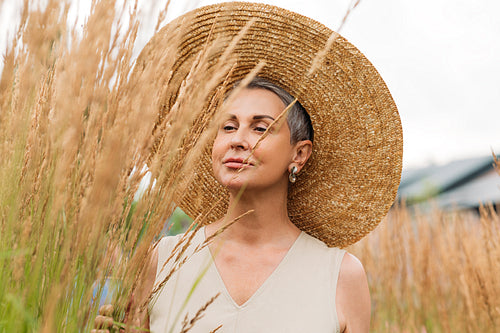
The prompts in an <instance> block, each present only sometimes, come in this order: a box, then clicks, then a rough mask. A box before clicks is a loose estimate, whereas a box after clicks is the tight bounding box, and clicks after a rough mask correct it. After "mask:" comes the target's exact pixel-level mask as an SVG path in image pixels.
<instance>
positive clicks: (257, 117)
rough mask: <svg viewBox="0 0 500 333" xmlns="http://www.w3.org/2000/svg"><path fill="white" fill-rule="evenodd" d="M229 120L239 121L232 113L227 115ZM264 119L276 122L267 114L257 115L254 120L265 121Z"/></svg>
mask: <svg viewBox="0 0 500 333" xmlns="http://www.w3.org/2000/svg"><path fill="white" fill-rule="evenodd" d="M227 118H228V119H231V120H236V119H238V117H236V115H234V114H231V113H230V114H228V115H227ZM264 118H268V119H271V120H272V121H274V118H273V117H271V116H268V115H267V114H258V115H255V116H253V117H252V119H253V120H259V119H264Z"/></svg>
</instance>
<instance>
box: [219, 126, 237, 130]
mask: <svg viewBox="0 0 500 333" xmlns="http://www.w3.org/2000/svg"><path fill="white" fill-rule="evenodd" d="M222 129H223V130H224V131H232V130H234V129H236V127H234V126H233V125H225V126H224V127H222Z"/></svg>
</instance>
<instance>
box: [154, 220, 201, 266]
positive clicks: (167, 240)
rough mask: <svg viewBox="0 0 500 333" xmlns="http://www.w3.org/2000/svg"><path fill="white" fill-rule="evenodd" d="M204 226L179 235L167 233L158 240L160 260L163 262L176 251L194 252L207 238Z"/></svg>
mask: <svg viewBox="0 0 500 333" xmlns="http://www.w3.org/2000/svg"><path fill="white" fill-rule="evenodd" d="M203 229H204V228H203V227H202V228H199V229H197V230H195V231H189V232H186V233H181V234H177V235H173V236H171V235H167V236H164V237H162V238H161V239H160V240H159V241H158V245H157V252H158V258H159V262H160V263H161V262H163V261H165V260H167V259H168V257H169V256H170V255H171V254H172V253H174V252H179V251H180V252H183V253H184V254H192V252H193V251H194V250H195V249H196V248H197V247H198V246H199V245H200V243H202V242H203V240H204V239H205V236H204V230H203Z"/></svg>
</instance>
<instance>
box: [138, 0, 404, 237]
mask: <svg viewBox="0 0 500 333" xmlns="http://www.w3.org/2000/svg"><path fill="white" fill-rule="evenodd" d="M252 19H253V20H255V21H254V22H253V23H252V24H251V26H250V28H249V30H248V32H247V33H246V34H245V35H244V36H243V37H242V39H241V40H240V41H239V42H238V43H237V45H236V47H235V50H234V52H233V54H234V56H235V57H236V58H234V57H233V59H235V64H234V67H233V71H232V75H231V77H230V78H229V81H231V82H235V81H237V80H240V79H242V78H244V77H245V76H246V75H247V74H248V73H249V72H250V71H251V70H252V69H254V68H255V66H256V65H257V64H258V63H259V62H261V61H264V62H265V66H264V68H262V70H260V71H259V73H258V75H259V76H260V77H263V78H265V79H267V80H269V81H271V82H273V83H275V84H277V85H279V86H280V87H282V88H284V89H285V90H287V91H288V92H289V93H290V94H291V95H293V96H294V97H296V98H297V99H298V100H299V101H300V103H301V104H302V105H303V106H304V108H305V109H306V110H307V112H308V113H309V115H310V117H311V121H312V124H313V128H314V145H313V153H312V156H311V158H310V160H309V161H308V162H307V164H306V166H305V168H304V169H303V170H302V171H301V172H300V174H299V175H298V177H297V181H296V183H295V184H293V185H292V186H290V188H289V194H288V212H289V217H290V219H291V221H292V222H293V223H295V224H296V225H297V227H299V228H300V229H301V230H303V231H305V232H307V233H308V234H310V235H312V236H314V237H316V238H318V239H320V240H321V241H323V242H324V243H326V244H327V245H328V246H337V247H345V246H348V245H350V244H353V243H354V242H356V241H358V240H359V239H361V238H362V237H363V236H365V235H366V234H367V233H368V232H370V231H371V230H373V229H374V228H375V227H376V226H377V225H378V224H379V222H380V221H381V219H382V218H383V217H384V216H385V215H386V214H387V212H388V210H389V208H390V207H391V205H392V203H393V201H394V199H395V197H396V192H397V188H398V185H399V182H400V177H401V169H402V152H403V140H402V129H401V121H400V117H399V114H398V111H397V108H396V105H395V103H394V101H393V99H392V97H391V94H390V92H389V90H388V89H387V86H386V84H385V83H384V81H383V80H382V78H381V77H380V75H379V73H378V72H377V70H376V69H375V67H374V66H373V65H372V64H371V63H370V62H369V61H368V60H367V59H366V58H365V56H364V55H363V54H362V53H361V52H360V51H359V50H358V49H357V48H356V47H354V46H353V45H352V44H351V43H349V42H348V41H347V40H346V39H344V38H343V37H341V36H337V38H336V39H335V41H334V43H333V44H332V45H331V47H329V48H328V49H327V50H326V54H325V55H324V57H323V58H322V59H321V61H320V62H319V65H318V67H317V69H316V70H315V71H314V73H312V74H311V73H309V72H310V69H311V66H312V65H313V62H314V59H315V57H316V56H317V55H318V53H319V52H324V50H325V46H326V44H327V41H328V39H329V37H330V36H332V34H334V32H333V31H332V30H330V29H329V28H327V27H325V26H324V25H323V24H321V23H319V22H316V21H314V20H312V19H310V18H308V17H305V16H302V15H300V14H297V13H294V12H291V11H288V10H285V9H282V8H279V7H275V6H271V5H266V4H257V3H247V2H230V3H222V4H216V5H210V6H206V7H202V8H199V9H196V10H194V11H192V12H190V13H188V14H185V15H183V16H181V17H179V18H177V19H176V20H174V21H173V22H171V23H169V24H168V25H167V26H166V27H164V28H163V29H162V30H160V31H159V32H158V33H157V34H156V35H155V36H154V37H153V39H152V40H151V41H150V42H149V43H148V45H146V47H145V50H144V51H143V52H142V54H141V56H140V57H139V60H138V63H141V62H147V61H148V59H147V54H148V53H149V52H151V49H152V48H161V47H162V45H166V44H165V43H168V41H169V39H170V38H171V36H172V34H173V32H174V30H176V29H178V28H179V26H181V25H182V24H183V23H186V22H187V24H185V25H184V26H183V30H182V31H183V32H182V35H181V36H180V37H177V38H180V41H179V45H180V50H179V52H178V54H177V55H176V59H175V60H174V61H175V63H176V64H175V65H174V68H189V64H190V63H192V62H193V61H194V59H196V56H197V55H198V54H199V53H200V52H201V51H202V50H203V49H204V48H206V46H207V44H208V43H209V41H213V40H217V41H218V42H219V43H220V45H219V46H218V47H220V52H219V54H222V52H223V51H224V49H225V48H226V47H227V46H228V45H229V43H230V42H231V41H232V40H233V38H234V37H235V36H236V35H237V34H238V33H239V32H240V31H241V30H242V29H243V28H244V27H245V25H246V24H247V23H248V21H249V20H252ZM215 60H216V59H215ZM174 74H175V73H174ZM179 75H181V76H182V75H185V74H182V73H180V74H179ZM207 75H210V73H209V72H208V73H207ZM174 76H175V75H174ZM176 82H177V83H176ZM181 82H182V78H181V79H177V80H171V82H170V83H169V84H171V85H172V84H173V85H177V87H169V89H172V91H177V90H178V89H179V86H180V84H181ZM197 165H198V168H197V169H196V170H194V174H195V175H194V178H193V181H192V183H191V185H190V188H191V190H192V191H188V195H186V196H184V197H183V198H179V199H178V200H177V203H178V205H179V206H180V207H181V209H183V210H184V211H185V212H186V213H187V214H188V215H190V216H193V217H195V216H199V214H204V213H206V211H207V208H210V209H211V211H210V212H209V214H208V217H207V218H206V221H208V222H207V223H209V222H211V221H215V220H217V219H220V218H221V217H222V216H224V214H225V213H226V210H227V191H226V190H225V189H224V188H223V187H222V186H221V185H220V184H219V183H218V182H217V181H216V180H215V178H214V176H213V173H212V163H211V157H210V148H209V147H207V149H206V153H205V154H204V155H203V156H202V158H201V161H200V162H199V163H198V164H197ZM221 196H222V197H225V199H223V202H222V204H220V205H218V206H216V207H212V206H213V203H214V202H217V201H218V200H219V199H220V198H221Z"/></svg>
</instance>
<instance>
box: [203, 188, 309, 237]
mask: <svg viewBox="0 0 500 333" xmlns="http://www.w3.org/2000/svg"><path fill="white" fill-rule="evenodd" d="M249 211H251V212H250V213H248V214H246V215H244V216H243V217H242V218H240V219H239V220H238V221H237V222H235V223H234V224H233V225H231V226H230V227H229V228H228V229H227V230H225V231H224V232H223V234H221V235H220V236H219V237H220V238H221V239H222V240H231V241H237V242H240V243H247V244H253V245H256V244H264V243H284V244H285V243H290V242H293V241H294V240H295V239H296V238H297V237H298V235H299V234H300V230H299V229H298V228H297V227H296V226H295V225H294V224H293V223H292V222H291V221H290V219H289V217H288V212H287V192H286V190H283V189H282V188H281V189H280V188H267V189H266V190H265V191H263V190H249V189H247V190H245V191H244V192H243V193H242V194H241V196H239V195H238V193H231V194H230V200H229V209H228V212H227V213H226V216H225V217H224V218H223V219H222V220H220V221H217V222H215V223H212V224H211V225H209V226H208V227H207V233H208V234H212V233H214V232H215V231H216V230H217V229H219V228H220V227H222V226H224V225H225V224H227V223H230V222H232V221H234V220H235V219H237V218H238V217H240V216H241V215H242V214H245V213H247V212H249Z"/></svg>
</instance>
